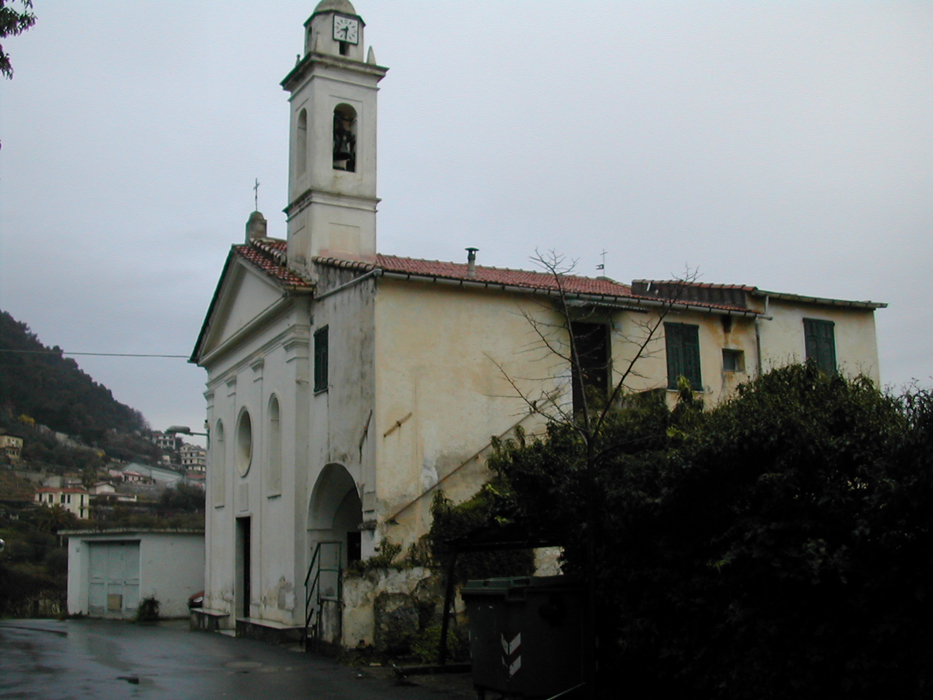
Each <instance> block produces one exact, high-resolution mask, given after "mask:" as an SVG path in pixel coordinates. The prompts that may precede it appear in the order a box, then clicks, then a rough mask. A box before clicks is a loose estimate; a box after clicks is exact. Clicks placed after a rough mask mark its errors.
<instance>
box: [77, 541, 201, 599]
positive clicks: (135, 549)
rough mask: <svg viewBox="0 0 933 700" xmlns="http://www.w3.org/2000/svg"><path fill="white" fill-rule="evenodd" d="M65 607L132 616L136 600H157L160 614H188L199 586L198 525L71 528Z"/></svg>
mask: <svg viewBox="0 0 933 700" xmlns="http://www.w3.org/2000/svg"><path fill="white" fill-rule="evenodd" d="M61 534H63V535H66V536H67V537H68V612H69V614H72V615H75V614H82V615H89V616H91V617H112V618H131V617H133V616H134V615H135V614H136V608H137V607H138V606H139V601H140V600H142V599H143V598H147V597H149V596H152V597H154V598H155V599H156V600H158V601H159V614H160V616H161V617H187V615H188V597H189V596H191V595H193V594H195V593H198V592H199V591H202V590H203V589H204V531H203V530H156V529H150V530H147V529H117V530H103V531H100V530H71V531H68V532H62V533H61Z"/></svg>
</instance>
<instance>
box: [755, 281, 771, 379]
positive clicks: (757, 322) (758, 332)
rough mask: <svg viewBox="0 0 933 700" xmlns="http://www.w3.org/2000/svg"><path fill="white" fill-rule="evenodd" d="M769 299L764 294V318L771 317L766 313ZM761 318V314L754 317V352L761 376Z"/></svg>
mask: <svg viewBox="0 0 933 700" xmlns="http://www.w3.org/2000/svg"><path fill="white" fill-rule="evenodd" d="M770 301H771V297H769V296H767V295H765V312H764V318H771V314H769V313H768V311H769V303H770ZM761 319H762V316H756V317H755V354H756V355H757V357H758V376H759V377H760V376H761V364H762V363H761Z"/></svg>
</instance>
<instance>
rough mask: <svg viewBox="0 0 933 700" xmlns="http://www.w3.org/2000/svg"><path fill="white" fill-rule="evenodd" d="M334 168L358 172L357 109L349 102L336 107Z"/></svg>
mask: <svg viewBox="0 0 933 700" xmlns="http://www.w3.org/2000/svg"><path fill="white" fill-rule="evenodd" d="M334 170H346V171H347V172H351V173H355V172H356V110H355V109H353V107H351V106H350V105H347V104H339V105H337V106H336V107H335V108H334Z"/></svg>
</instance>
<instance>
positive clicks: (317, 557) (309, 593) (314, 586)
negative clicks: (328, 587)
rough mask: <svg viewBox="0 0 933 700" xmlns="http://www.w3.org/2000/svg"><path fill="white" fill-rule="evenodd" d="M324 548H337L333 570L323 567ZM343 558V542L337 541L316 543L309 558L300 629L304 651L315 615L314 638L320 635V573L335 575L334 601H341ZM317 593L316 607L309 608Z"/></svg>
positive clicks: (322, 597)
mask: <svg viewBox="0 0 933 700" xmlns="http://www.w3.org/2000/svg"><path fill="white" fill-rule="evenodd" d="M325 546H336V547H337V566H336V567H335V568H331V567H324V566H323V559H324V555H323V554H322V550H323V548H324V547H325ZM342 558H343V542H341V541H339V540H328V541H324V542H318V543H317V545H316V546H315V548H314V554H313V555H312V557H311V563H310V564H309V565H308V573H307V575H306V576H305V624H304V627H303V628H302V635H301V636H302V642H303V643H304V647H305V649H307V648H308V629H309V628H310V627H311V618H312V617H314V614H315V613H317V617H318V619H317V621H316V623H315V625H314V630H315V636H317V635H318V634H319V633H320V622H321V601H322V600H323V599H324V596H322V595H321V573H322V572H333V573H336V574H337V597H336V600H338V601H339V600H341V599H342V597H343V596H342V593H343V580H342V578H343V577H342V576H341V575H340V574H341V573H342V570H343V569H342V567H341V560H342ZM315 564H317V569H316V570H315ZM312 573H314V580H313V581H312V582H311V585H310V587H309V586H308V581H311V574H312ZM315 593H317V599H316V601H315V603H316V605H315V606H314V607H311V600H312V599H313V598H314V597H315Z"/></svg>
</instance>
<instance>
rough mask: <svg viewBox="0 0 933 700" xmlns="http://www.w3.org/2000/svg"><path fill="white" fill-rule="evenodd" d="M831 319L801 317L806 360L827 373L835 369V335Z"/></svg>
mask: <svg viewBox="0 0 933 700" xmlns="http://www.w3.org/2000/svg"><path fill="white" fill-rule="evenodd" d="M835 325H836V324H834V323H833V322H832V321H820V320H817V319H814V318H805V319H803V336H804V343H805V345H806V351H807V362H812V363H814V364H815V365H816V366H817V367H819V368H820V369H821V370H823V371H824V372H826V373H827V374H833V373H835V371H836V337H835Z"/></svg>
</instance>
